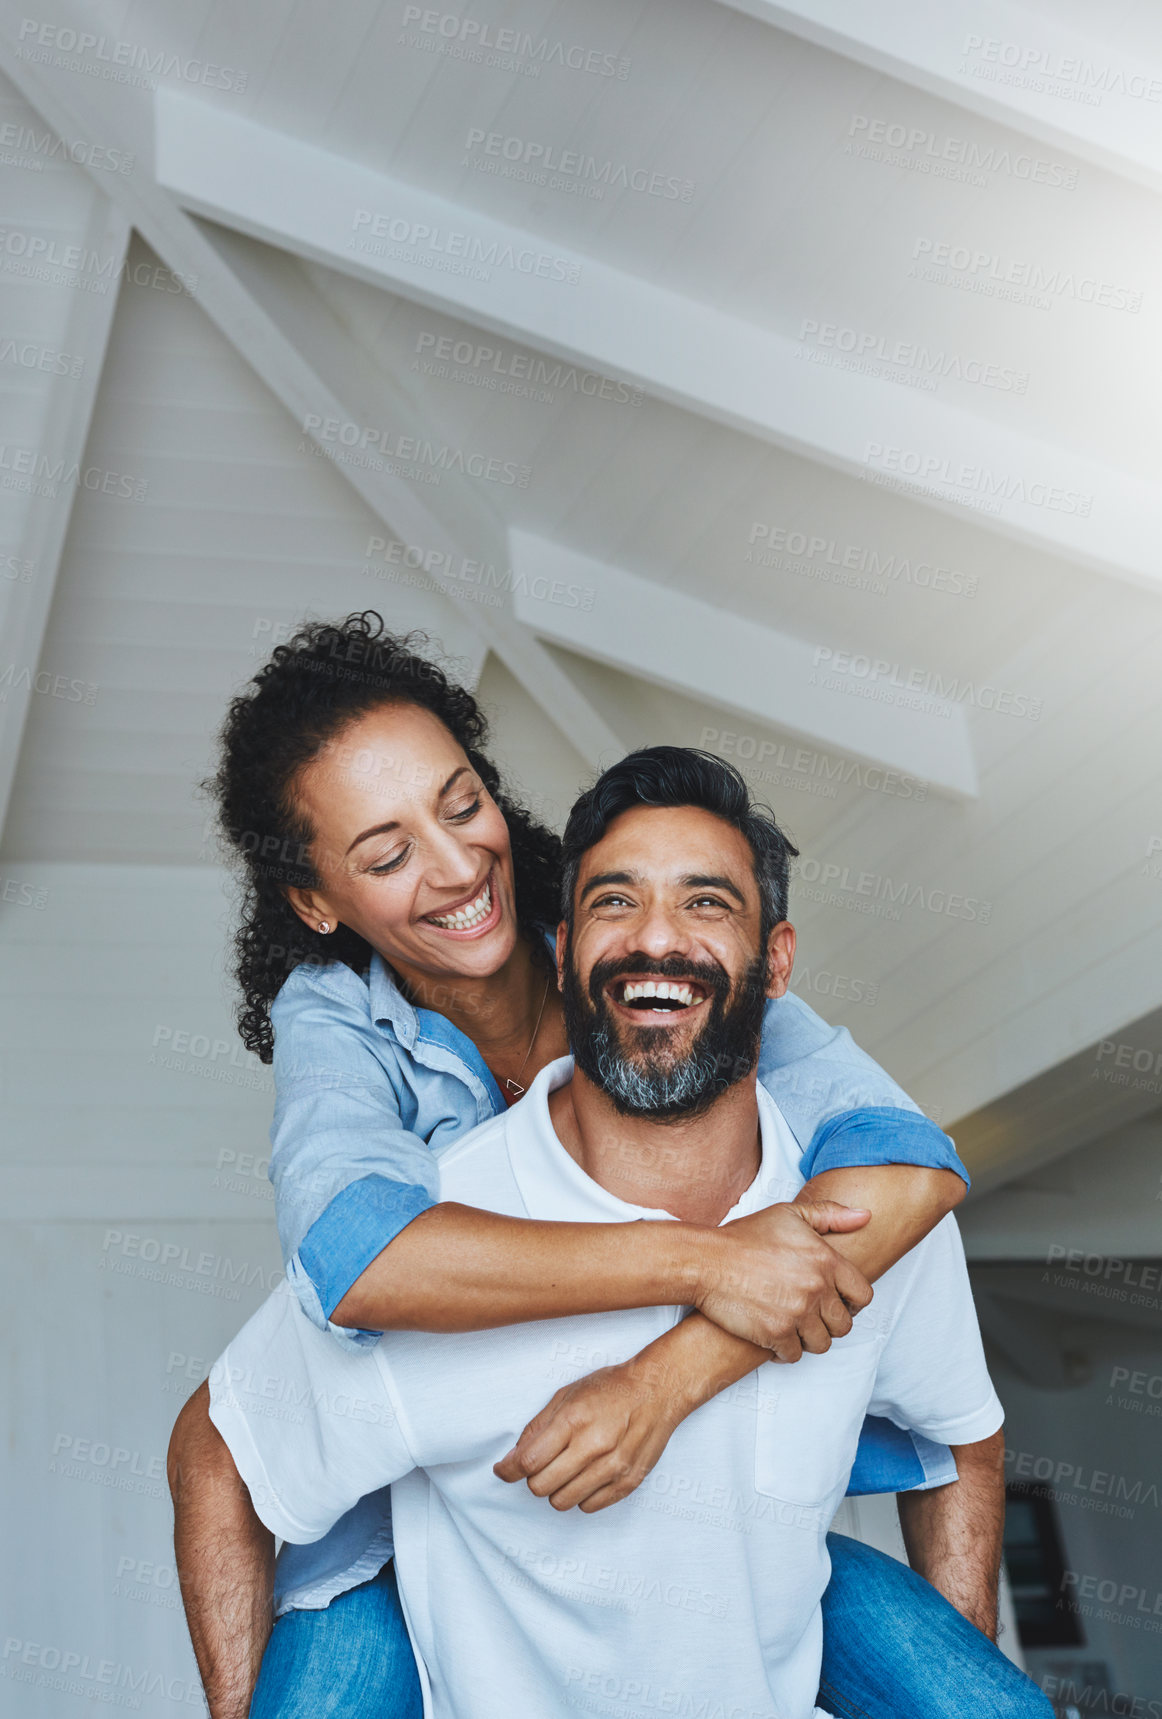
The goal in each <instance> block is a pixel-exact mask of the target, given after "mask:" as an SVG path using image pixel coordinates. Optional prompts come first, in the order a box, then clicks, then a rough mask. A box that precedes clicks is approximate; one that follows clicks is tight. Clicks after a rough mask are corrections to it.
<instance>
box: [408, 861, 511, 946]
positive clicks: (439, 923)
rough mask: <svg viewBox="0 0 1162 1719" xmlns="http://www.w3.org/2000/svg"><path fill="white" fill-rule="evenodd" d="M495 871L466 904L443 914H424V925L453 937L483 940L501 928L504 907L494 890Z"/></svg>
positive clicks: (462, 903) (422, 922)
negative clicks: (431, 926)
mask: <svg viewBox="0 0 1162 1719" xmlns="http://www.w3.org/2000/svg"><path fill="white" fill-rule="evenodd" d="M494 870H495V868H494V869H493V870H491V871H489V873H488V876H487V877H486V878H485V880H484V884H483V886H482V887H481V888H480V889H478V890H477V891H476V893H475V894H474V895H471V896H469V897H468V898H467V899H466V900H464V901H460V902H457V903H455V904H454V905H453V906H452V907H450V908H448V909H446V910H445V911H444V912H442V913H425V914H424V916H423V919H422V920H421V924H424V925H434V926H435V927H436V929H437V931H442V932H443V933H444V934H445V935H446V936H451V937H461V938H467V937H484V936H486V935H487V934H488V932H490V931H492V930H493V929H494V928H495V927H496V926H497V925H499V924H500V920H501V916H502V913H503V906H502V903H501V899H500V891H499V890H498V889H497V888H496V886H495V876H494Z"/></svg>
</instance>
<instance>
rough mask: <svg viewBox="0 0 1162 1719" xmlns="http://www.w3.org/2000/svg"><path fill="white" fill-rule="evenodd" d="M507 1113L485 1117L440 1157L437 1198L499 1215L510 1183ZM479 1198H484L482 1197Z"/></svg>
mask: <svg viewBox="0 0 1162 1719" xmlns="http://www.w3.org/2000/svg"><path fill="white" fill-rule="evenodd" d="M509 1115H510V1112H508V1111H504V1112H502V1114H501V1115H499V1116H491V1117H489V1119H488V1121H487V1122H482V1123H480V1125H479V1126H478V1127H476V1128H470V1129H469V1130H468V1133H467V1134H463V1135H461V1136H460V1138H459V1139H458V1140H456V1141H454V1142H453V1144H452V1145H451V1146H449V1147H448V1148H447V1150H446V1151H444V1152H442V1153H441V1154H440V1194H441V1197H442V1198H443V1199H445V1200H464V1201H465V1202H466V1203H467V1204H469V1205H473V1206H481V1207H483V1208H484V1209H485V1210H486V1211H502V1210H505V1209H506V1208H507V1205H508V1204H509V1203H510V1202H509V1201H507V1200H506V1199H505V1195H506V1194H507V1193H508V1191H509V1187H510V1185H513V1186H515V1184H513V1183H512V1174H511V1169H510V1166H509V1158H508V1118H509ZM482 1194H483V1196H484V1197H482Z"/></svg>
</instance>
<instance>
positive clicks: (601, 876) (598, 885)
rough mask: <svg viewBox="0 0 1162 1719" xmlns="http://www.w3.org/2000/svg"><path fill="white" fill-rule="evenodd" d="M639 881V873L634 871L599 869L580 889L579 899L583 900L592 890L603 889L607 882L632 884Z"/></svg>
mask: <svg viewBox="0 0 1162 1719" xmlns="http://www.w3.org/2000/svg"><path fill="white" fill-rule="evenodd" d="M640 882H641V874H640V873H639V872H636V871H599V872H598V873H597V875H596V876H595V877H591V878H590V879H589V882H588V883H587V884H586V885H585V887H584V889H583V890H582V891H581V897H580V899H581V900H582V901H584V900H585V897H586V896H587V895H589V894H591V893H592V891H593V890H595V889H603V888H604V887H605V885H606V884H607V883H630V884H633V883H640Z"/></svg>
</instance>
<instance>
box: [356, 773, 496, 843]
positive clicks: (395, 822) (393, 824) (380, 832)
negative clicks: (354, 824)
mask: <svg viewBox="0 0 1162 1719" xmlns="http://www.w3.org/2000/svg"><path fill="white" fill-rule="evenodd" d="M467 771H468V765H467V764H461V765H460V766H459V767H458V768H457V769H455V770H453V772H452V774H451V775H450V776H449V777H448V780H447V781H446V782H445V783H444V786H443V787H442V788H441V789H440V793H439V798H440V799H441V800H442V799H443V798H444V795H445V794H446V793H447V792H448V789H449V788H450V787H451V786H452V784H453V782H454V781H455V780H456V778H457V777H458V776H463V775H465V773H466V772H467ZM398 829H399V819H398V818H392V819H391V820H390V821H389V822H388V823H386V824H374V825H372V827H371V829H369V830H364V832H363V834H362V835H360V836H356V838H355V840H354V841H353V842H352V843H351V847H350V848H348V849H347V853H350V852H351V848H357V847H358V846H359V844H360V842H365V841H366V840H367V838H368V836H385V835H386V834H387V832H388V831H389V830H398ZM344 858H346V855H344Z"/></svg>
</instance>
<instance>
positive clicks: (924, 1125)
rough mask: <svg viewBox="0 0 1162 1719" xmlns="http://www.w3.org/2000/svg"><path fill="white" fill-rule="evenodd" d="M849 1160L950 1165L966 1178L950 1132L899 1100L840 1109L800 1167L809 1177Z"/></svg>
mask: <svg viewBox="0 0 1162 1719" xmlns="http://www.w3.org/2000/svg"><path fill="white" fill-rule="evenodd" d="M851 1164H921V1165H925V1166H927V1167H928V1168H929V1169H932V1170H954V1171H955V1172H956V1174H957V1175H958V1176H960V1177H961V1178H962V1179H963V1180H964V1181H965V1182H966V1183H968V1181H969V1177H968V1171H967V1170H966V1169H965V1167H964V1165H963V1164H962V1163H961V1161H960V1158H959V1156H958V1154H957V1151H956V1147H955V1146H954V1145H953V1143H952V1141H951V1140H950V1139H949V1137H948V1135H947V1134H945V1133H944V1132H943V1131H942V1130H941V1129H939V1128H937V1126H936V1124H935V1123H934V1122H932V1121H930V1120H929V1118H928V1117H927V1116H924V1115H922V1114H921V1113H920V1112H919V1111H917V1110H901V1109H900V1108H899V1106H898V1105H876V1106H869V1107H867V1108H866V1109H863V1110H844V1111H841V1112H840V1113H839V1115H838V1116H831V1117H828V1119H827V1121H826V1122H824V1123H822V1124H821V1125H820V1126H819V1128H818V1129H817V1130H816V1132H815V1134H814V1136H813V1137H812V1140H811V1144H810V1145H809V1146H808V1148H807V1150H806V1151H805V1152H804V1154H803V1156H802V1158H801V1160H800V1169H801V1170H802V1172H803V1175H804V1176H805V1177H806V1179H807V1180H808V1181H810V1180H811V1178H812V1176H818V1175H821V1174H822V1172H823V1171H824V1170H841V1169H844V1168H845V1167H846V1166H848V1165H851ZM969 1185H970V1186H971V1183H969Z"/></svg>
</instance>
